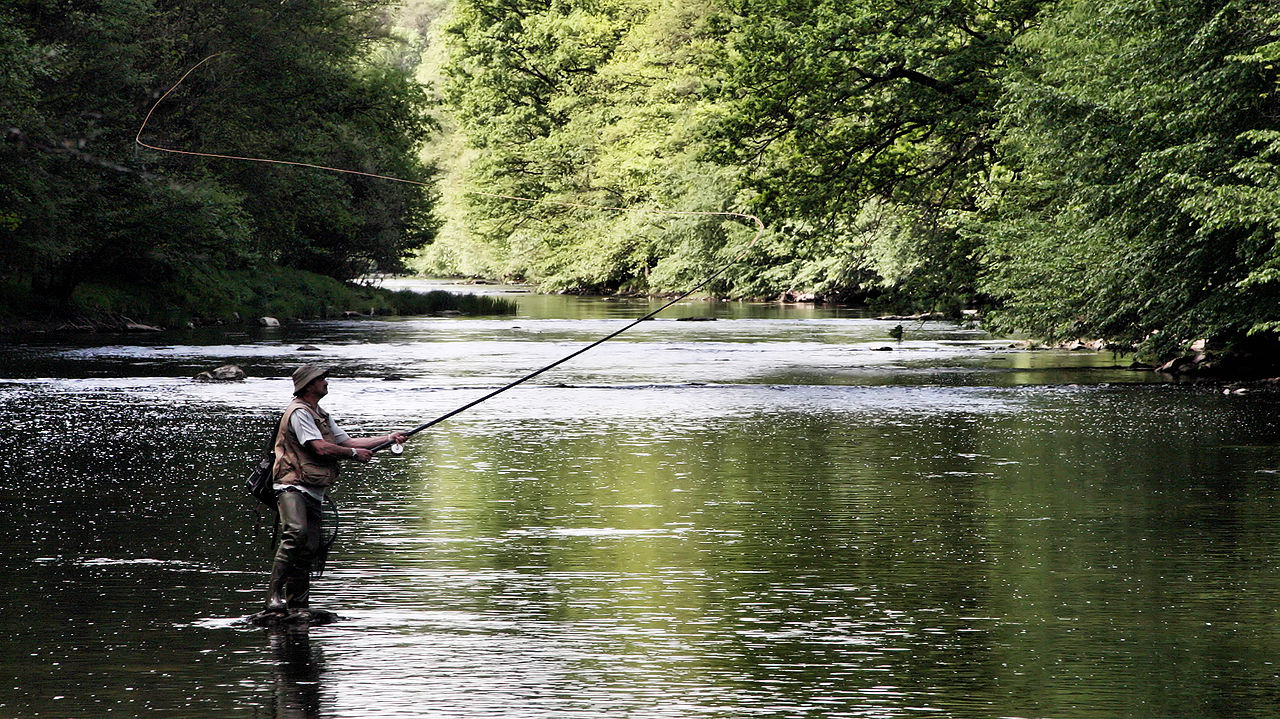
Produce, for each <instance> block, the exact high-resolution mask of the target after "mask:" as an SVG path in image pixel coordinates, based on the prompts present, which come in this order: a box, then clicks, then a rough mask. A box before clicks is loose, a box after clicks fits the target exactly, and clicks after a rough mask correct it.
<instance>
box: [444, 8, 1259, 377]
mask: <svg viewBox="0 0 1280 719" xmlns="http://www.w3.org/2000/svg"><path fill="white" fill-rule="evenodd" d="M444 27H445V30H444V32H441V33H439V34H438V35H437V36H436V38H437V41H438V42H439V43H443V44H444V46H445V48H446V55H445V59H444V60H443V61H442V62H441V63H440V65H441V70H440V74H441V76H442V78H443V86H444V91H443V95H442V100H443V102H444V103H445V108H446V115H448V116H449V117H451V118H454V119H455V120H456V122H457V128H456V134H457V135H458V136H461V137H462V138H464V139H465V140H466V142H468V143H469V145H470V147H471V148H473V150H474V154H472V155H470V156H468V161H467V162H465V163H463V167H462V169H461V170H458V171H455V172H453V173H452V174H451V175H450V176H449V182H450V183H451V184H452V185H454V189H455V192H456V190H457V187H461V188H463V190H464V191H466V190H470V191H474V190H480V191H488V192H494V193H500V194H508V195H520V196H525V197H532V198H536V199H542V200H557V201H573V202H579V203H584V204H594V205H622V206H627V207H655V206H662V207H668V208H672V209H679V210H724V209H733V210H739V211H747V212H752V213H755V214H758V215H759V216H761V217H762V218H763V219H764V221H765V222H766V223H767V224H768V225H769V227H770V232H769V235H768V237H767V238H766V239H765V241H764V242H763V243H762V245H761V247H760V248H759V250H758V251H757V252H755V253H754V254H753V255H752V256H751V257H750V259H749V261H748V262H747V263H745V264H744V265H743V266H741V267H739V268H737V269H736V270H735V272H733V273H731V274H728V275H726V279H725V280H724V282H723V284H722V286H720V287H719V288H717V291H719V292H722V293H725V294H729V295H734V296H742V297H770V296H776V295H779V294H786V293H791V294H809V293H812V294H816V295H818V296H825V297H828V298H835V299H838V298H862V299H867V300H872V301H878V302H882V303H891V304H895V305H899V306H902V307H916V308H919V309H924V308H931V309H954V308H957V307H959V306H962V305H967V306H976V307H981V308H983V309H985V310H987V311H988V314H989V315H990V317H991V318H992V322H993V326H994V327H996V328H999V329H1002V330H1008V331H1023V332H1029V333H1033V334H1036V335H1040V336H1045V337H1051V338H1074V337H1090V338H1101V339H1105V340H1109V341H1111V342H1114V343H1116V344H1118V345H1124V346H1140V347H1143V348H1145V349H1147V350H1150V351H1151V352H1153V353H1156V354H1160V353H1168V352H1171V351H1174V350H1175V349H1176V348H1177V347H1180V346H1184V345H1185V344H1186V343H1188V342H1190V341H1192V340H1195V339H1210V340H1213V341H1215V342H1218V343H1220V344H1236V345H1240V344H1244V343H1247V342H1248V341H1249V338H1251V337H1253V338H1258V337H1263V338H1274V336H1275V333H1276V331H1277V329H1280V320H1278V319H1277V313H1276V309H1277V308H1276V306H1275V283H1276V281H1277V280H1280V260H1278V259H1277V256H1276V242H1275V240H1276V210H1275V209H1274V208H1275V207H1276V206H1277V205H1276V203H1275V202H1274V199H1275V193H1276V190H1277V187H1278V185H1277V180H1276V177H1277V173H1276V172H1275V169H1276V167H1275V162H1276V159H1277V157H1276V153H1277V150H1280V135H1277V134H1276V133H1277V132H1278V130H1277V129H1276V117H1277V113H1276V109H1277V108H1276V98H1277V95H1276V74H1275V59H1276V57H1275V56H1276V53H1277V47H1280V45H1278V43H1277V40H1278V38H1277V16H1276V14H1275V12H1274V8H1273V6H1272V4H1271V3H1268V2H1265V1H1264V0H1218V1H1215V2H1207V1H1206V2H1191V3H1164V2H1156V1H1155V0H1141V1H1139V2H1128V1H1127V0H1126V1H1125V2H1120V1H1119V0H1104V1H1103V2H1087V3H1086V2H1083V1H1077V0H989V1H985V2H974V1H973V0H929V1H928V2H898V1H896V0H887V1H882V0H876V1H874V2H873V1H871V0H841V1H840V2H835V1H833V0H695V2H691V3H681V4H678V5H677V4H675V3H671V2H668V1H667V0H590V1H588V0H557V1H549V0H538V1H533V0H455V2H453V3H452V4H451V6H450V10H448V11H446V24H445V26H444ZM456 214H457V215H458V216H465V218H466V223H467V226H468V230H469V236H470V238H471V241H472V247H482V248H486V250H487V251H491V254H490V255H489V257H491V258H494V261H490V262H489V263H488V265H487V266H485V268H484V269H485V271H487V272H489V273H492V274H499V275H505V276H508V277H517V278H522V279H528V280H532V281H535V282H539V283H541V284H543V285H544V286H548V287H554V288H562V289H595V290H600V289H604V290H624V291H625V290H639V291H650V292H655V291H656V292H661V291H674V290H677V289H680V288H681V287H683V286H687V285H688V284H689V283H690V282H691V280H692V278H693V277H695V276H696V275H698V274H699V273H701V272H705V271H706V269H707V268H709V267H713V266H716V264H717V263H719V262H721V261H723V260H724V258H725V257H726V256H729V255H728V253H729V252H731V251H732V250H734V249H735V248H736V245H737V243H740V242H741V235H742V233H741V232H739V231H738V230H737V229H736V228H735V227H733V226H731V225H726V223H723V222H709V221H706V222H691V221H684V220H680V219H666V220H658V219H653V218H645V219H637V218H635V217H628V216H619V215H616V214H612V215H611V214H609V213H605V212H591V211H581V210H574V211H568V210H565V209H563V208H558V207H556V206H553V205H546V204H544V205H533V206H530V205H527V204H521V203H515V202H512V201H509V200H493V199H487V198H484V197H483V196H476V195H472V196H471V199H470V201H469V202H467V203H465V205H464V206H463V209H462V210H460V211H458V212H457V213H456ZM443 249H445V248H433V250H432V251H431V253H429V255H428V260H429V261H434V262H437V264H438V265H442V266H443V269H448V267H447V265H448V264H449V263H448V261H447V260H446V261H441V259H442V258H445V257H447V254H446V253H444V252H441V251H440V250H443ZM472 254H473V255H474V254H475V253H474V251H473V252H472ZM439 268H441V267H437V269H439Z"/></svg>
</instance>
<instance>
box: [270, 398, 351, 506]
mask: <svg viewBox="0 0 1280 719" xmlns="http://www.w3.org/2000/svg"><path fill="white" fill-rule="evenodd" d="M299 410H301V411H303V412H310V413H311V416H312V417H313V418H314V419H315V421H316V426H317V427H319V428H320V436H321V437H324V439H325V441H326V442H332V443H333V444H337V443H338V441H337V439H335V438H334V435H333V425H332V424H330V422H329V413H328V412H326V411H324V410H323V409H320V408H319V407H315V408H313V407H311V406H310V405H308V404H307V403H306V402H303V401H302V400H300V399H295V400H293V401H292V402H290V403H289V406H288V407H286V408H285V410H284V416H283V417H281V418H280V427H279V428H278V429H277V430H276V444H275V453H276V465H275V483H276V484H304V485H307V486H308V487H328V486H329V485H330V484H333V480H335V479H337V478H338V460H337V459H336V458H334V459H329V458H327V457H321V456H320V455H318V454H316V453H315V452H312V451H311V450H309V449H307V448H306V447H305V446H303V445H302V444H301V443H300V442H298V438H297V437H296V436H294V434H293V432H292V431H291V429H290V422H292V421H293V413H294V412H297V411H299Z"/></svg>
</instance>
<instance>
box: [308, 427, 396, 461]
mask: <svg viewBox="0 0 1280 719" xmlns="http://www.w3.org/2000/svg"><path fill="white" fill-rule="evenodd" d="M408 439H409V437H408V435H406V434H405V433H403V432H392V433H391V434H387V435H383V436H381V437H348V438H347V439H346V440H345V441H344V442H342V443H341V444H334V443H333V442H328V441H325V440H323V439H313V440H310V441H308V442H307V448H308V449H310V450H311V451H312V452H314V453H316V454H317V455H319V456H321V457H337V458H338V459H354V460H356V461H357V462H368V461H369V460H370V459H372V458H373V452H370V451H369V448H370V447H377V446H378V445H380V444H382V443H383V442H386V441H387V440H391V441H392V442H399V443H401V444H403V443H404V442H406V441H408Z"/></svg>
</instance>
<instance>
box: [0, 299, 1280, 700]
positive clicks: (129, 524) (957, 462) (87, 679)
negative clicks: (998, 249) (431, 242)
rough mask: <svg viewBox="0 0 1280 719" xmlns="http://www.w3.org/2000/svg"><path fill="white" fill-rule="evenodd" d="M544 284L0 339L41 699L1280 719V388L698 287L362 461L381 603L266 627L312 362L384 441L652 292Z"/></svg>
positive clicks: (8, 630) (32, 662)
mask: <svg viewBox="0 0 1280 719" xmlns="http://www.w3.org/2000/svg"><path fill="white" fill-rule="evenodd" d="M417 286H424V287H425V286H427V285H426V284H425V283H417ZM473 291H474V290H473ZM482 291H493V292H507V291H508V290H505V289H502V288H489V289H484V290H482ZM510 296H511V297H512V298H513V299H514V300H516V301H517V302H518V303H519V311H518V312H517V314H515V315H513V316H502V317H476V318H464V317H440V318H386V319H359V320H349V321H326V322H319V321H317V322H308V323H301V324H297V325H289V326H287V327H285V328H281V329H253V330H244V329H239V328H237V329H235V330H231V329H227V328H210V329H203V330H200V331H184V332H173V333H164V334H160V335H146V336H136V335H130V336H125V335H119V336H109V335H98V336H85V337H69V338H56V339H55V338H48V337H45V338H36V339H34V340H31V341H27V342H22V343H18V342H14V341H9V342H8V343H7V344H0V447H3V451H0V537H3V540H0V541H2V542H3V544H2V545H0V546H3V552H2V553H0V565H2V567H0V568H2V570H3V577H4V580H3V581H4V584H5V587H4V588H5V591H4V593H3V595H0V609H2V611H0V632H3V635H4V636H5V637H7V639H6V640H5V642H4V644H3V648H2V649H0V716H3V717H36V716H40V717H90V716H92V717H106V716H111V717H121V716H123V717H128V716H146V717H157V716H173V717H325V718H326V719H338V718H347V717H459V718H461V717H468V718H471V717H533V718H535V719H536V718H548V719H550V718H559V717H566V718H582V719H587V718H591V719H595V718H604V717H610V718H612V717H621V716H625V717H635V718H643V719H648V718H655V719H656V718H671V719H677V718H679V719H685V718H688V717H715V718H725V719H728V718H731V717H732V718H737V717H770V718H772V717H797V718H799V717H974V718H978V717H982V718H986V717H1056V718H1063V717H1081V718H1084V717H1088V718H1090V719H1098V718H1105V717H1196V718H1204V717H1233V718H1234V717H1243V716H1254V717H1260V716H1275V714H1276V711H1277V710H1276V707H1277V706H1280V668H1278V667H1280V604H1278V603H1277V601H1276V599H1277V597H1278V596H1280V569H1278V568H1277V561H1276V557H1277V549H1280V502H1278V501H1277V494H1278V492H1277V490H1278V489H1280V475H1277V468H1280V451H1278V450H1277V446H1280V425H1278V424H1277V420H1276V417H1277V412H1276V409H1277V399H1276V397H1275V396H1274V395H1270V394H1264V393H1254V394H1243V395H1236V394H1223V393H1222V392H1220V391H1216V390H1211V389H1205V388H1196V387H1188V386H1176V385H1171V384H1168V383H1165V382H1162V381H1160V378H1159V377H1158V376H1156V375H1155V374H1154V373H1151V372H1141V371H1134V370H1130V369H1127V367H1126V366H1125V365H1126V364H1127V362H1126V361H1125V360H1123V359H1118V358H1115V357H1112V356H1111V355H1107V354H1094V353H1080V352H1074V353H1073V352H1058V351H1035V352H1033V351H1026V350H1020V349H1016V348H1013V347H1011V343H1010V342H1009V341H1008V340H1000V339H997V338H992V337H990V336H988V335H986V334H985V333H983V332H982V331H981V330H980V329H975V328H965V327H961V326H957V325H954V324H950V323H941V322H928V323H920V322H901V324H902V325H903V328H904V331H905V334H904V337H903V338H902V341H901V342H898V341H894V340H893V339H891V338H890V335H889V332H890V330H891V329H892V328H893V327H894V326H895V325H897V324H899V322H897V321H892V320H876V319H871V318H868V317H867V316H866V315H865V314H864V313H859V312H855V311H850V310H839V309H832V308H813V307H797V306H789V307H783V306H777V305H765V304H761V305H751V304H742V303H719V302H706V301H697V302H687V303H682V304H680V305H678V306H677V307H674V308H672V309H671V310H670V311H669V313H668V314H664V315H661V316H660V318H659V319H657V320H654V321H651V322H646V323H643V324H642V325H640V326H638V327H636V328H635V329H634V330H632V331H631V332H629V333H627V334H625V335H623V336H622V337H620V338H618V339H617V340H614V341H611V342H609V343H606V344H605V345H602V346H601V347H599V348H596V349H593V350H591V351H590V352H588V353H586V354H584V355H582V356H581V357H578V358H577V359H575V360H573V361H572V362H570V363H568V364H565V365H563V366H562V367H559V368H557V369H555V370H553V371H552V372H549V373H547V374H546V375H543V376H542V377H539V378H538V379H536V380H534V381H533V382H531V383H530V384H528V385H525V386H522V387H520V388H517V389H515V390H512V391H510V392H508V393H506V394H503V395H501V396H499V397H497V398H495V399H493V400H491V401H489V402H486V403H484V404H482V405H480V406H478V407H476V408H475V409H473V410H470V411H468V412H466V413H463V414H461V415H459V416H457V417H455V418H453V419H451V420H449V421H447V422H445V423H442V424H440V425H438V426H436V427H434V428H432V429H430V430H428V431H427V432H424V433H422V434H420V435H418V436H417V437H416V438H415V439H414V440H413V441H412V442H410V443H409V444H408V445H407V447H406V452H405V453H404V454H403V455H401V456H398V457H393V456H391V455H386V456H380V457H379V458H377V459H376V460H375V461H374V462H372V463H371V464H369V465H367V466H348V467H347V468H346V469H345V470H344V475H343V477H342V479H341V485H340V488H339V489H338V490H337V492H336V495H335V496H336V499H337V502H338V504H339V505H340V506H341V516H342V529H341V536H340V539H339V543H338V545H337V547H336V548H335V551H334V554H333V555H332V556H331V558H330V562H329V568H328V570H327V571H326V573H325V575H324V577H322V578H320V579H319V580H317V582H316V584H315V586H314V588H313V596H312V601H313V604H315V605H317V606H321V607H324V608H327V609H330V610H333V611H336V612H337V613H338V614H339V615H340V617H341V619H340V621H338V622H336V623H334V624H332V625H329V626H324V627H316V628H312V629H311V630H310V631H305V632H293V633H278V632H270V631H267V630H263V629H257V628H250V627H246V626H244V625H242V624H241V623H240V622H239V620H240V618H242V617H244V616H245V615H247V614H250V613H252V612H254V611H256V610H257V609H258V608H260V605H261V602H262V599H263V594H264V585H265V579H266V573H267V571H268V569H269V563H270V558H269V556H268V550H267V548H266V542H267V540H268V539H269V534H270V533H269V531H266V530H262V529H259V530H257V531H255V527H254V518H253V514H252V511H251V505H250V504H249V503H248V502H247V501H246V499H245V498H244V497H243V496H242V494H241V493H240V489H239V484H240V482H241V479H242V475H244V474H245V472H246V470H247V467H248V466H249V464H250V460H251V459H252V457H253V456H254V454H255V452H256V451H257V449H258V448H259V447H260V446H261V445H262V444H263V443H264V441H265V433H266V432H267V428H268V427H269V426H270V425H271V424H272V423H273V421H274V419H275V418H276V417H278V413H279V411H280V409H282V407H283V405H284V404H285V403H286V401H287V399H288V395H289V392H290V383H289V380H288V378H287V376H288V374H289V372H290V371H291V370H292V368H293V366H295V365H296V364H297V363H299V362H301V361H318V362H323V363H326V364H330V365H332V366H333V367H334V373H333V378H332V379H331V382H330V395H329V396H328V397H327V398H326V399H325V402H324V403H325V406H326V407H328V408H329V409H330V411H331V412H333V414H334V416H335V417H336V418H338V420H339V421H340V422H341V423H342V424H343V425H344V426H345V427H346V428H347V429H348V430H350V431H351V432H352V434H360V433H382V432H386V431H388V430H390V429H393V428H405V427H410V426H414V425H417V424H419V423H421V422H423V421H425V420H427V419H430V418H432V417H433V416H436V415H438V414H441V413H443V412H446V411H448V410H450V409H452V408H454V407H457V406H459V405H462V404H464V403H466V402H467V401H470V400H471V399H473V398H475V397H477V396H480V395H481V394H483V393H484V392H486V391H488V390H490V389H492V388H495V387H497V386H500V385H502V384H504V383H505V382H507V381H509V380H511V379H514V378H515V377H518V376H520V375H521V374H523V373H524V372H526V371H528V370H531V369H533V368H535V367H537V366H539V365H541V364H544V363H547V362H550V361H551V360H553V359H555V358H557V357H559V356H561V355H563V354H566V353H568V352H569V351H572V350H573V349H576V348H577V347H580V346H582V345H583V344H584V343H586V342H589V341H591V340H592V339H594V338H596V337H598V336H601V335H603V334H605V333H607V332H608V331H611V330H612V329H614V328H616V327H618V326H620V323H621V322H623V321H624V318H629V317H635V316H638V315H640V314H643V312H644V311H645V310H646V309H648V308H649V307H651V306H653V305H651V303H648V302H646V301H642V300H617V301H607V300H602V299H598V298H577V297H546V296H538V295H534V294H531V293H519V294H511V295H510ZM695 317H697V318H704V319H714V321H680V319H681V318H695ZM308 345H309V346H314V347H316V348H317V349H316V350H314V351H301V350H299V349H298V348H299V347H301V346H308ZM224 363H235V364H239V365H240V366H242V367H243V368H244V369H245V370H246V371H247V372H248V373H249V375H250V378H249V379H248V380H246V381H243V382H237V383H227V384H203V383H196V382H192V381H191V379H190V378H191V377H192V376H193V375H194V374H196V373H197V372H199V371H201V370H205V369H210V368H212V367H215V366H218V365H221V364H224Z"/></svg>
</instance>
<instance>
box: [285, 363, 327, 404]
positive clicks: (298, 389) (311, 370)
mask: <svg viewBox="0 0 1280 719" xmlns="http://www.w3.org/2000/svg"><path fill="white" fill-rule="evenodd" d="M328 374H329V368H328V367H321V366H320V365H316V364H304V365H302V366H301V367H299V368H298V369H296V370H294V371H293V394H294V396H295V397H296V396H297V395H300V394H302V390H304V389H306V388H307V385H309V384H311V383H312V382H314V381H316V380H318V379H320V378H321V377H325V376H327V375H328Z"/></svg>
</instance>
